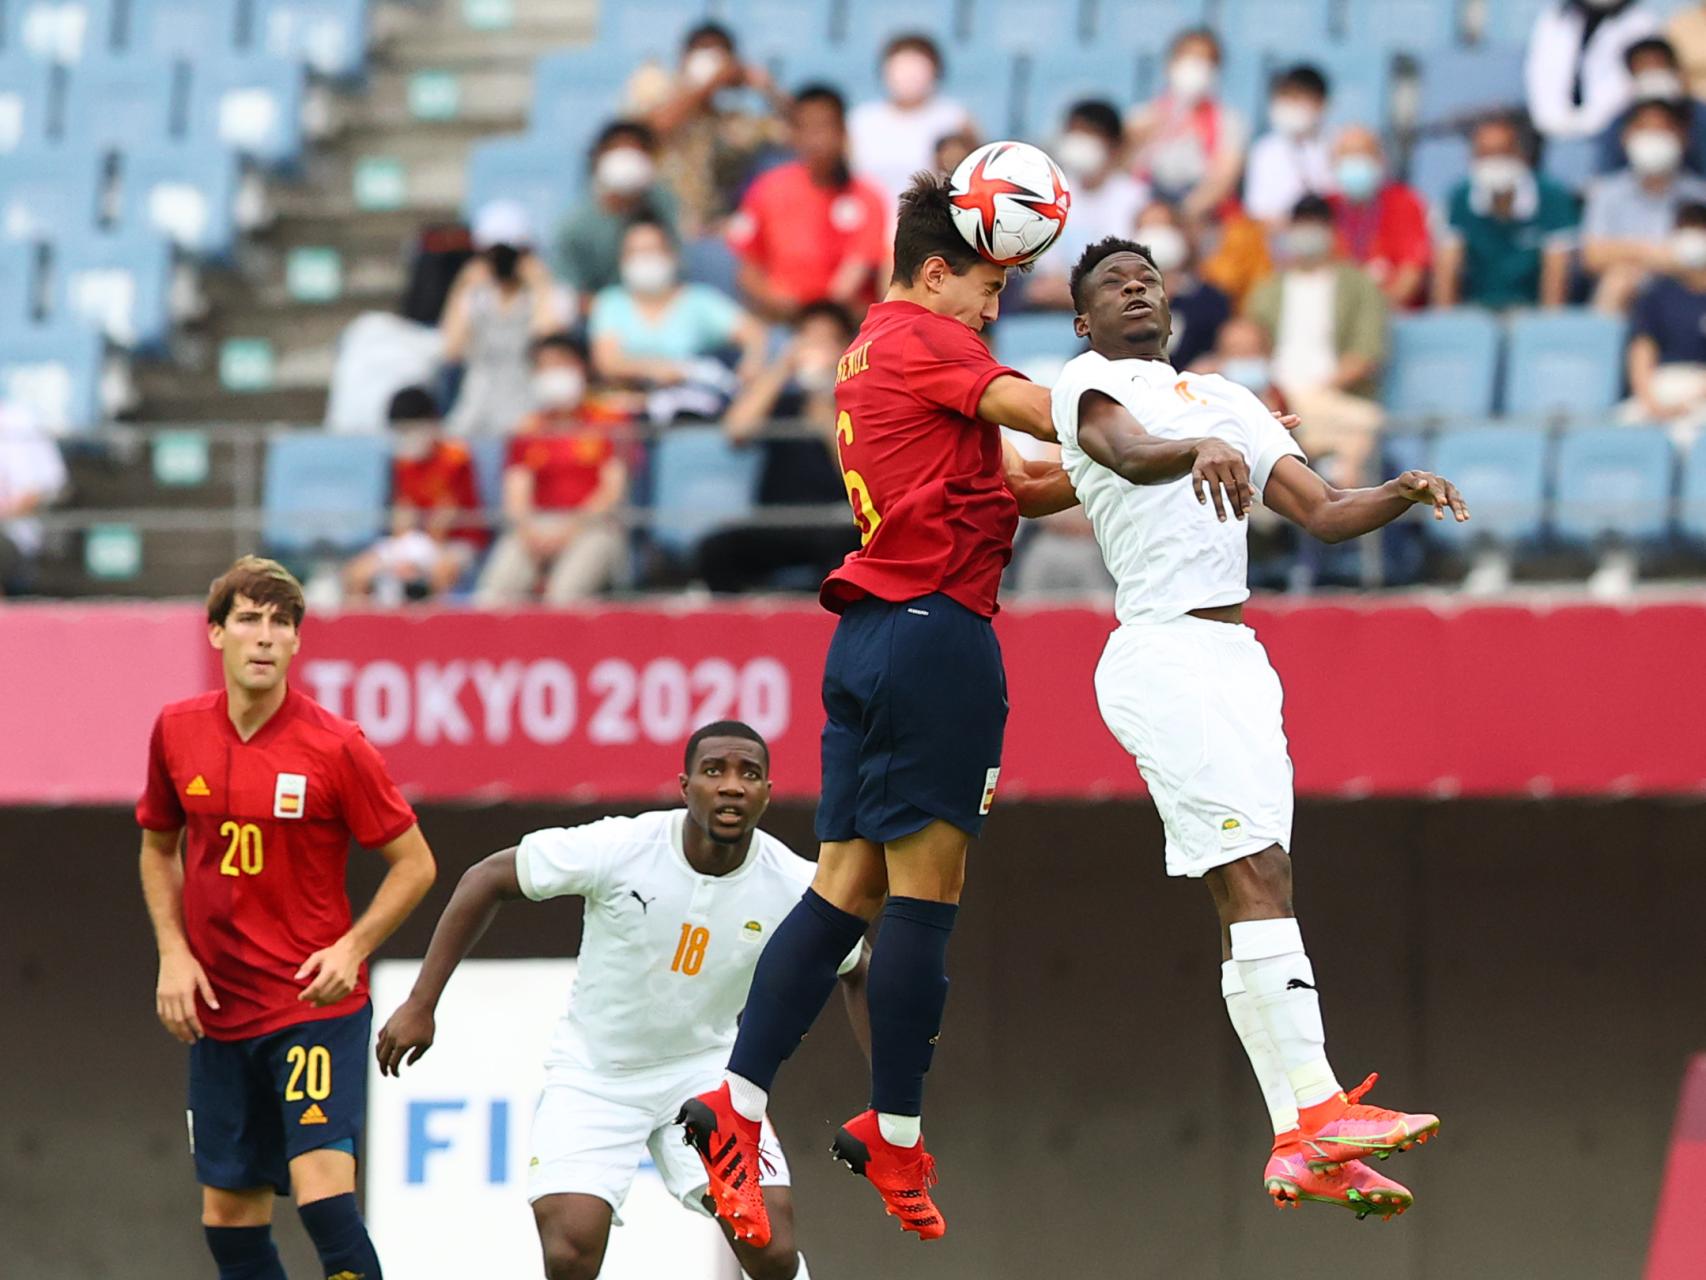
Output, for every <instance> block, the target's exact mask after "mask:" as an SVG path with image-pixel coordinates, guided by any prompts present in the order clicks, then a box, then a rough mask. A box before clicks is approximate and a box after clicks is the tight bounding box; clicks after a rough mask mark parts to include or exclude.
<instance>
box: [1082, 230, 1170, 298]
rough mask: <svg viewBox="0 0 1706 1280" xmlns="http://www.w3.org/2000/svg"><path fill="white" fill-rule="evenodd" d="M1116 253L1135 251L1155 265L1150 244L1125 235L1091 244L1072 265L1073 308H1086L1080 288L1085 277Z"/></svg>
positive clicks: (1151, 264) (1109, 237)
mask: <svg viewBox="0 0 1706 1280" xmlns="http://www.w3.org/2000/svg"><path fill="white" fill-rule="evenodd" d="M1116 253H1135V254H1136V255H1137V256H1138V257H1140V258H1142V259H1143V260H1144V261H1145V262H1147V263H1148V264H1149V265H1150V266H1152V267H1153V266H1155V256H1154V255H1153V254H1151V253H1150V252H1149V246H1148V245H1143V244H1139V243H1138V242H1137V241H1135V240H1127V239H1126V238H1125V237H1123V236H1108V237H1107V238H1106V239H1102V240H1098V241H1096V243H1095V244H1093V245H1090V246H1089V247H1088V248H1086V249H1085V250H1084V252H1083V253H1081V254H1079V255H1078V261H1077V262H1076V263H1074V264H1073V267H1072V276H1071V278H1070V279H1069V280H1068V282H1067V284H1068V287H1069V288H1070V289H1071V290H1072V309H1073V310H1074V311H1078V312H1082V311H1083V310H1084V299H1083V298H1082V297H1081V296H1080V294H1079V290H1080V289H1081V288H1082V286H1083V284H1084V281H1085V278H1086V277H1088V276H1089V274H1090V273H1091V272H1092V271H1094V270H1095V269H1096V268H1097V267H1099V266H1101V265H1102V261H1103V260H1104V259H1106V258H1111V257H1113V256H1114V255H1115V254H1116ZM1157 270H1159V268H1157Z"/></svg>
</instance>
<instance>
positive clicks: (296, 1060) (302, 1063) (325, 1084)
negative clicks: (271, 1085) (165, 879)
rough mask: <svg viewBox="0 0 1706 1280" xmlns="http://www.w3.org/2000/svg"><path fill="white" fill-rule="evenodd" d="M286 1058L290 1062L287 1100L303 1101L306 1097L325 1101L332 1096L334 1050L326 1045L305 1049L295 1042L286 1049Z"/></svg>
mask: <svg viewBox="0 0 1706 1280" xmlns="http://www.w3.org/2000/svg"><path fill="white" fill-rule="evenodd" d="M284 1060H285V1061H286V1062H288V1063H289V1064H290V1079H289V1080H288V1081H287V1082H286V1083H285V1086H284V1100H285V1101H286V1102H301V1101H302V1099H303V1098H305V1097H306V1098H312V1099H314V1101H315V1102H324V1101H325V1100H326V1099H327V1098H329V1097H331V1096H332V1051H331V1050H330V1049H328V1048H326V1046H325V1045H323V1044H317V1045H314V1046H312V1047H311V1048H306V1049H305V1048H303V1047H302V1046H301V1045H299V1044H293V1045H291V1046H290V1048H289V1049H288V1050H286V1051H285V1055H284ZM304 1076H306V1077H307V1079H304V1078H303V1077H304ZM304 1085H306V1086H307V1091H306V1092H304V1091H303V1086H304Z"/></svg>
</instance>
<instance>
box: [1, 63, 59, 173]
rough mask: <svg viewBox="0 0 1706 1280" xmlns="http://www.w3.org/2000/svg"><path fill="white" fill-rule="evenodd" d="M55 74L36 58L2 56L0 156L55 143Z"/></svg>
mask: <svg viewBox="0 0 1706 1280" xmlns="http://www.w3.org/2000/svg"><path fill="white" fill-rule="evenodd" d="M52 106H53V71H52V69H51V68H50V67H49V66H48V65H47V64H46V63H45V62H37V61H36V60H35V59H33V58H25V57H22V56H9V55H7V54H0V157H3V156H7V155H10V154H11V153H12V152H14V151H18V150H20V149H24V148H29V147H39V146H43V145H45V144H46V143H48V142H50V141H51V140H52V137H51V128H52V125H53V121H52V119H51V112H52Z"/></svg>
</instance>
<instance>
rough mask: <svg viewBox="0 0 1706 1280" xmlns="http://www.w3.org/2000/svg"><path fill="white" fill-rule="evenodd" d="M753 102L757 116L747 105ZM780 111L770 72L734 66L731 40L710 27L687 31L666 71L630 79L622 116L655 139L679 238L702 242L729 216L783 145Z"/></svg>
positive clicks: (652, 68) (646, 69) (782, 103)
mask: <svg viewBox="0 0 1706 1280" xmlns="http://www.w3.org/2000/svg"><path fill="white" fill-rule="evenodd" d="M743 91H750V92H743ZM755 95H756V98H757V101H758V103H759V104H760V106H761V109H756V110H755V109H752V108H751V107H750V106H749V105H748V104H750V103H751V102H752V101H753V99H754V96H755ZM788 105H789V104H788V95H787V94H785V93H783V92H782V91H781V90H780V89H779V88H777V86H776V83H775V81H774V80H772V79H771V76H770V73H769V72H768V71H766V70H765V69H764V68H763V67H762V66H760V65H758V64H757V63H752V62H743V61H741V58H740V51H739V50H738V49H737V47H736V45H735V38H734V33H733V32H731V31H730V30H729V29H728V28H727V27H725V26H723V25H721V24H720V23H716V22H702V23H700V24H698V25H697V26H695V27H693V28H692V29H690V30H689V31H688V32H687V35H686V36H685V37H684V38H683V40H682V45H681V61H680V63H679V64H678V65H677V66H676V67H675V69H674V70H673V71H672V70H668V69H665V68H663V67H660V66H657V65H656V64H648V65H646V66H643V67H641V68H640V69H639V70H638V71H636V72H635V73H634V76H633V78H632V79H631V80H630V81H629V82H628V88H627V91H626V93H625V95H624V99H623V110H624V113H625V114H628V115H631V116H634V117H636V118H638V119H641V120H643V121H644V122H645V123H646V124H647V125H648V126H649V127H650V128H651V130H652V132H653V134H654V135H655V136H656V137H657V139H658V155H657V162H658V176H659V177H660V179H661V180H662V181H663V184H664V185H665V186H666V187H668V188H669V190H670V191H671V192H673V193H674V195H675V196H676V199H677V200H678V202H679V215H678V218H677V222H678V225H679V227H680V230H681V233H682V234H683V235H686V236H688V237H698V236H701V235H705V234H707V233H709V232H711V231H712V230H714V229H715V228H716V226H717V225H718V224H719V223H720V222H721V221H722V220H723V219H724V218H726V217H727V216H728V215H729V214H730V213H731V212H733V210H734V207H735V203H736V201H737V200H738V199H739V197H740V192H741V190H742V188H743V187H745V185H746V183H747V182H748V180H749V179H750V178H751V176H752V174H753V172H754V169H755V167H756V166H757V164H758V163H759V161H760V160H761V159H762V157H763V156H764V155H765V154H766V153H767V152H771V151H775V150H778V149H779V148H780V147H781V146H782V144H783V142H784V141H785V139H786V131H785V130H784V129H783V127H782V121H783V119H784V118H785V117H786V115H787V111H788ZM659 212H662V211H661V210H660V211H659Z"/></svg>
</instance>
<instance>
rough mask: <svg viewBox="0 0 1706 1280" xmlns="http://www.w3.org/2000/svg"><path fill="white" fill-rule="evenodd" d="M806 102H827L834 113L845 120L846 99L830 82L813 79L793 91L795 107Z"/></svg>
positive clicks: (801, 105)
mask: <svg viewBox="0 0 1706 1280" xmlns="http://www.w3.org/2000/svg"><path fill="white" fill-rule="evenodd" d="M808 102H827V103H828V104H829V105H830V106H832V107H834V108H835V112H836V114H837V115H839V116H840V117H841V119H842V122H843V123H845V122H846V120H847V99H846V98H844V97H842V95H841V90H839V89H837V88H836V87H835V86H834V85H832V84H826V83H824V82H823V81H821V80H813V81H811V82H810V83H809V84H803V85H801V86H800V87H799V88H798V89H796V90H795V91H794V106H795V108H796V109H798V108H800V107H803V106H805V105H806V104H807V103H808Z"/></svg>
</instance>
